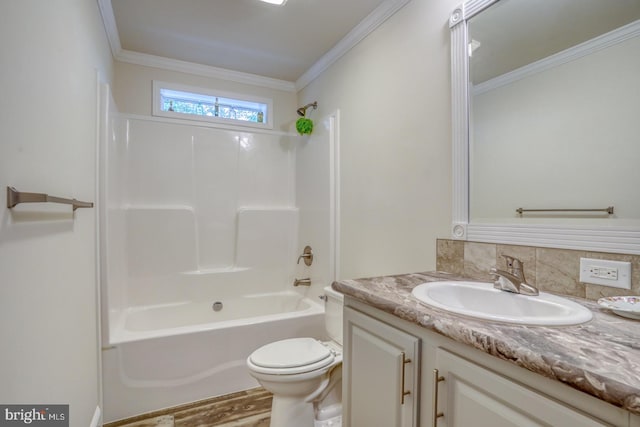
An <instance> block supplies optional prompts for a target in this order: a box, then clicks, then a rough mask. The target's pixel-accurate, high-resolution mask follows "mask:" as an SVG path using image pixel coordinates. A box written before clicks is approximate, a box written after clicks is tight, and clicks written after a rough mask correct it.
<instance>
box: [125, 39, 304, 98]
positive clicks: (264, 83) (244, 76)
mask: <svg viewBox="0 0 640 427" xmlns="http://www.w3.org/2000/svg"><path fill="white" fill-rule="evenodd" d="M114 57H115V59H116V60H118V61H121V62H127V63H129V64H136V65H143V66H147V67H155V68H162V69H164V70H171V71H179V72H182V73H188V74H195V75H197V76H203V77H212V78H216V79H222V80H227V81H232V82H236V83H244V84H249V85H254V86H260V87H266V88H269V89H276V90H283V91H286V92H295V85H294V84H293V82H289V81H286V80H278V79H272V78H270V77H264V76H259V75H256V74H250V73H242V72H240V71H233V70H227V69H225V68H218V67H212V66H210V65H202V64H196V63H194V62H187V61H180V60H177V59H171V58H165V57H163V56H156V55H149V54H146V53H139V52H133V51H130V50H124V49H122V50H120V52H119V53H118V55H114Z"/></svg>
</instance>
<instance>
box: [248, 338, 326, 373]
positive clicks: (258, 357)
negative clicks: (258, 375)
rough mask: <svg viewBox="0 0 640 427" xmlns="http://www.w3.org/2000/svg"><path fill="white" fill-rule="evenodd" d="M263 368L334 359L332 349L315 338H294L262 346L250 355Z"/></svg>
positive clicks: (281, 367)
mask: <svg viewBox="0 0 640 427" xmlns="http://www.w3.org/2000/svg"><path fill="white" fill-rule="evenodd" d="M249 359H250V360H251V363H253V364H254V365H256V366H259V367H263V368H275V369H287V368H296V367H301V366H307V365H312V364H318V362H322V361H324V360H325V359H326V364H329V363H331V362H332V361H333V355H332V353H331V351H330V350H329V349H328V348H327V347H325V346H324V345H322V344H321V343H320V342H319V341H318V340H315V339H313V338H292V339H287V340H282V341H276V342H272V343H271V344H267V345H265V346H262V347H260V348H259V349H257V350H256V351H254V352H253V353H252V354H251V356H249Z"/></svg>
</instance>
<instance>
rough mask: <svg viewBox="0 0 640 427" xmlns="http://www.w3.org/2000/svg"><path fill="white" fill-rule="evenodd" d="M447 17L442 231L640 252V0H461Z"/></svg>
mask: <svg viewBox="0 0 640 427" xmlns="http://www.w3.org/2000/svg"><path fill="white" fill-rule="evenodd" d="M523 7H524V9H523ZM449 25H450V27H451V70H452V71H451V72H452V78H451V82H452V124H453V127H452V153H453V155H452V158H453V198H452V201H453V203H452V227H451V235H452V237H453V238H454V239H464V240H471V241H478V242H493V243H506V244H520V245H531V246H541V247H555V248H567V249H581V250H593V251H606V252H617V253H628V254H640V197H638V195H637V194H638V190H637V188H636V183H640V161H639V160H640V102H639V101H640V78H638V76H640V62H638V61H639V60H640V1H638V0H606V1H605V0H536V1H531V0H467V1H465V2H464V3H463V4H462V5H461V6H460V7H458V8H456V9H455V10H454V11H453V12H452V14H451V17H450V21H449ZM609 206H614V207H615V211H614V213H613V214H608V213H606V212H605V213H603V212H584V213H583V212H577V213H576V212H564V213H556V212H543V213H538V212H535V213H531V212H525V213H523V214H522V215H519V214H517V213H516V210H517V209H518V208H525V209H562V208H564V209H604V208H607V207H609Z"/></svg>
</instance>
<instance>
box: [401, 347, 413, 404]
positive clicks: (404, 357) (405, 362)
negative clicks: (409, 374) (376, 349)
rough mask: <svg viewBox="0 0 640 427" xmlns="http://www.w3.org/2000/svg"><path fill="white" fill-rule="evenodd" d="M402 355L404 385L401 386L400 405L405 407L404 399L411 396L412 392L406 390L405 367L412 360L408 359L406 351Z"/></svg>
mask: <svg viewBox="0 0 640 427" xmlns="http://www.w3.org/2000/svg"><path fill="white" fill-rule="evenodd" d="M401 354H402V384H401V386H400V404H401V405H404V397H405V396H408V395H410V394H411V390H405V389H404V376H405V372H404V371H405V366H406V365H407V363H411V359H407V357H406V354H405V353H404V351H403V352H402V353H401Z"/></svg>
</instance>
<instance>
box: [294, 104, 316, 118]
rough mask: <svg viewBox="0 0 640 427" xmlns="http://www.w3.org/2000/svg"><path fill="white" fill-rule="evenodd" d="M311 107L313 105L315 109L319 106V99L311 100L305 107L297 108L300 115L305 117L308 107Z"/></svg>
mask: <svg viewBox="0 0 640 427" xmlns="http://www.w3.org/2000/svg"><path fill="white" fill-rule="evenodd" d="M309 107H313V109H314V110H315V109H316V108H318V101H314V102H311V103H309V104H307V105H305V106H304V107H300V108H298V110H297V112H298V115H299V116H301V117H304V116H305V115H306V114H307V108H309Z"/></svg>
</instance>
